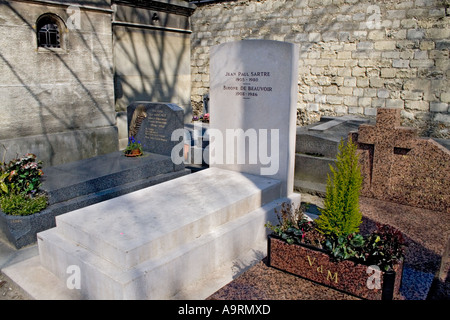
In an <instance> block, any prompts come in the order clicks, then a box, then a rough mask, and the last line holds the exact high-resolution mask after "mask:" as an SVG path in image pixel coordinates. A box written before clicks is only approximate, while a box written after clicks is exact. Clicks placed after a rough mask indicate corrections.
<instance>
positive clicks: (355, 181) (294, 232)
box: [266, 140, 404, 300]
mask: <svg viewBox="0 0 450 320" xmlns="http://www.w3.org/2000/svg"><path fill="white" fill-rule="evenodd" d="M331 173H332V175H333V178H331V176H330V175H329V177H328V181H327V189H326V196H325V200H324V208H323V209H321V210H320V211H321V215H320V216H319V218H317V219H316V220H314V221H312V220H311V219H308V218H307V217H306V216H305V215H304V214H303V210H302V208H297V209H295V208H293V207H288V206H286V205H283V206H282V208H281V215H280V214H279V213H278V212H277V217H278V224H276V225H273V224H271V223H270V222H268V223H267V224H266V226H267V227H268V228H269V229H270V230H272V234H271V235H269V238H268V264H269V265H270V266H272V267H275V268H278V269H280V270H284V271H287V272H290V273H293V274H295V275H298V276H301V277H304V278H307V279H309V280H312V281H315V282H318V283H320V284H324V285H327V286H329V287H332V288H334V289H337V290H341V291H344V292H347V293H350V294H352V295H356V296H359V297H362V298H365V299H376V300H378V299H392V298H393V295H394V293H398V291H399V289H400V284H401V275H402V269H403V257H404V241H403V237H402V235H401V233H400V232H399V231H398V230H396V229H395V228H392V227H390V226H386V225H380V224H378V225H377V230H376V231H374V232H372V233H371V234H369V235H361V234H359V226H360V224H361V221H362V214H361V212H360V211H359V190H360V187H361V182H362V180H361V173H360V169H359V166H358V156H357V154H356V146H355V145H354V144H353V143H352V142H351V141H349V142H347V143H344V141H343V140H342V141H341V143H340V145H339V153H338V156H337V161H336V168H333V167H331Z"/></svg>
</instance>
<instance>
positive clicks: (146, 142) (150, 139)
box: [127, 101, 184, 156]
mask: <svg viewBox="0 0 450 320" xmlns="http://www.w3.org/2000/svg"><path fill="white" fill-rule="evenodd" d="M127 118H128V137H131V136H133V137H134V138H135V139H136V140H138V141H140V142H141V144H142V148H143V149H144V151H148V152H152V153H157V154H162V155H166V156H170V155H171V152H172V149H173V148H174V147H175V146H176V145H177V144H178V143H180V142H181V141H182V140H183V136H182V135H181V136H180V137H179V139H178V140H177V141H172V139H171V138H172V133H173V132H174V131H175V130H177V129H183V128H184V120H183V118H184V111H183V109H182V108H180V107H178V106H177V105H175V104H173V103H152V102H144V101H142V102H134V103H132V104H131V105H129V106H128V108H127Z"/></svg>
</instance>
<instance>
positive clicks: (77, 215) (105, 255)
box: [38, 168, 299, 299]
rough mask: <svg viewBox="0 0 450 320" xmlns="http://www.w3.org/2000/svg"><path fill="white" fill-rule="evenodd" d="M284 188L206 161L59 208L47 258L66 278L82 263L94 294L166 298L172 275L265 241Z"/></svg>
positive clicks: (207, 266)
mask: <svg viewBox="0 0 450 320" xmlns="http://www.w3.org/2000/svg"><path fill="white" fill-rule="evenodd" d="M192 190H196V192H195V194H192ZM279 196H280V183H279V182H278V181H277V180H273V179H268V178H265V177H261V176H253V175H248V174H243V173H238V172H233V171H227V170H221V169H217V168H210V169H206V170H203V171H199V172H197V173H194V174H191V175H188V176H184V177H181V178H179V179H176V180H172V181H168V182H165V183H164V184H160V185H157V186H154V187H150V188H147V189H143V190H139V191H137V192H133V193H130V194H127V195H124V196H121V197H118V198H115V199H112V200H109V201H107V202H103V203H99V204H96V205H93V206H90V207H87V208H84V209H82V210H77V211H74V212H71V213H68V214H65V215H63V216H59V217H58V219H57V227H56V228H53V229H51V230H47V231H44V232H42V233H40V234H39V235H38V242H39V250H40V257H41V262H42V264H43V265H44V266H45V267H46V268H48V269H49V270H50V271H51V272H53V273H54V274H55V275H57V276H59V277H60V278H61V280H65V279H66V278H67V273H66V270H67V267H68V266H70V265H77V266H79V267H80V268H81V269H82V272H81V274H82V277H86V278H85V279H84V280H82V282H83V283H84V281H85V282H86V283H88V285H89V286H90V287H89V288H87V289H86V291H85V292H88V293H89V298H94V299H98V298H100V299H102V298H108V299H109V298H112V299H116V298H117V299H124V298H132V299H134V298H138V299H141V298H145V299H147V298H167V297H170V295H173V294H176V293H177V290H179V289H180V285H181V284H180V283H171V282H170V279H175V278H176V279H178V280H177V281H178V282H179V281H181V282H182V283H183V285H184V283H185V284H186V285H188V284H189V283H190V282H191V281H194V280H198V279H199V278H200V277H201V276H202V274H204V272H209V271H211V270H213V269H214V268H216V267H217V266H218V264H220V263H223V262H224V261H229V259H231V258H232V257H231V256H232V255H234V254H236V255H239V254H240V253H242V252H243V251H245V250H249V249H250V248H251V247H252V246H253V245H254V244H255V243H254V241H265V240H266V239H265V235H266V230H265V227H264V224H265V222H266V221H267V220H269V219H272V220H273V217H274V216H275V215H274V208H275V207H277V206H278V207H279V206H280V205H281V203H282V202H284V201H291V200H290V199H283V200H282V199H279ZM297 202H298V203H299V201H297ZM270 217H272V218H270ZM87 221H89V223H87ZM224 244H226V245H224ZM180 274H181V275H182V276H180ZM175 275H177V277H175ZM180 279H182V280H180ZM96 286H99V287H98V288H97V287H96ZM136 286H143V287H139V288H136Z"/></svg>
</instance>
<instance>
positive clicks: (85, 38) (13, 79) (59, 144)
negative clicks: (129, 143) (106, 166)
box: [0, 0, 118, 166]
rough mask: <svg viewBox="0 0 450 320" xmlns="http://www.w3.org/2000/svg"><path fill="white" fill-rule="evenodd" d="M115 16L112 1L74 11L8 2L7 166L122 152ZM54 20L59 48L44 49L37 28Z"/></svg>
mask: <svg viewBox="0 0 450 320" xmlns="http://www.w3.org/2000/svg"><path fill="white" fill-rule="evenodd" d="M112 12H113V11H112V10H111V2H110V1H109V0H108V1H104V0H102V1H101V0H98V1H96V0H91V1H85V2H83V4H82V5H76V6H71V4H70V3H69V2H65V1H60V2H58V1H53V2H50V1H47V2H44V1H42V2H41V1H7V2H4V3H2V5H1V10H0V37H1V39H2V40H1V41H2V46H1V47H0V69H1V78H2V80H1V86H0V96H1V99H0V110H1V116H0V145H3V146H4V147H5V148H6V149H7V154H6V157H5V160H7V161H8V160H9V159H11V158H13V157H15V156H16V155H17V154H18V155H19V156H21V155H23V154H25V153H28V152H32V153H36V154H37V156H38V158H39V159H40V160H43V162H44V165H45V166H47V165H52V164H58V163H63V162H70V161H75V160H78V159H82V158H88V157H92V156H95V155H98V154H103V153H106V152H111V151H115V150H117V148H118V142H117V128H116V127H115V110H114V78H113V50H112V30H111V15H112ZM44 18H46V19H47V20H45V21H46V22H45V23H43V24H40V21H44V20H40V19H44ZM49 19H50V20H49ZM48 21H52V23H54V24H55V25H57V26H58V29H59V31H58V34H57V37H58V40H57V42H58V44H57V45H55V46H47V47H45V46H44V47H43V46H42V44H39V40H38V37H40V33H39V30H42V26H48V25H51V24H52V23H50V24H49V22H48ZM38 29H39V30H38ZM44 29H45V28H44ZM53 31H54V30H53ZM53 31H52V32H53ZM42 36H43V37H44V35H42ZM41 41H43V40H41ZM53 41H56V38H53ZM1 155H2V156H3V148H2V154H1Z"/></svg>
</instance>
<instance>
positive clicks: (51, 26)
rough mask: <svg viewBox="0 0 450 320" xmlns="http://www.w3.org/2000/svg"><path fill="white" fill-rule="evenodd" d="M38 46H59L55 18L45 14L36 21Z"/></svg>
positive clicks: (57, 27)
mask: <svg viewBox="0 0 450 320" xmlns="http://www.w3.org/2000/svg"><path fill="white" fill-rule="evenodd" d="M37 39H38V46H39V47H43V48H60V47H61V42H60V31H59V25H58V22H57V21H56V19H55V18H53V17H51V16H45V17H42V18H41V19H39V21H38V23H37Z"/></svg>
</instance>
